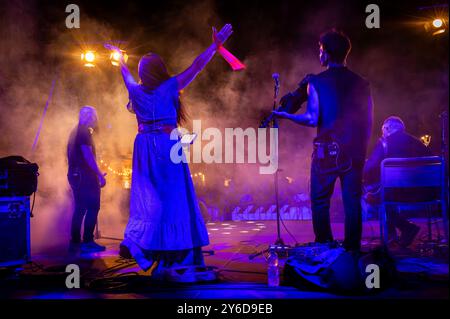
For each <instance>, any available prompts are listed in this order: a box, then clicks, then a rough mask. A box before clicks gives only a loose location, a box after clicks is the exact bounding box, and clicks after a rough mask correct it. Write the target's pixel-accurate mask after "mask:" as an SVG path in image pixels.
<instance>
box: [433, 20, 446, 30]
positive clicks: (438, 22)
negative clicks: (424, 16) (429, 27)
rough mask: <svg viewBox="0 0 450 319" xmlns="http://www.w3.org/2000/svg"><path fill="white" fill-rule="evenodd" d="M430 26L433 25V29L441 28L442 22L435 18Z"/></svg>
mask: <svg viewBox="0 0 450 319" xmlns="http://www.w3.org/2000/svg"><path fill="white" fill-rule="evenodd" d="M432 24H433V27H435V28H436V29H437V28H440V27H442V25H443V24H444V21H442V19H439V18H437V19H434V20H433V23H432Z"/></svg>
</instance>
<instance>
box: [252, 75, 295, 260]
mask: <svg viewBox="0 0 450 319" xmlns="http://www.w3.org/2000/svg"><path fill="white" fill-rule="evenodd" d="M272 78H273V79H274V80H275V87H274V94H273V106H272V110H273V111H275V110H276V109H277V99H278V93H279V90H280V81H279V75H278V73H274V74H273V75H272ZM270 118H271V121H270V125H269V127H270V128H271V129H274V132H275V141H274V149H275V158H277V159H278V138H279V134H278V133H279V125H278V120H277V118H276V116H272V115H271V117H270ZM277 163H278V161H277ZM279 171H280V170H279V169H278V168H277V169H276V171H275V174H274V195H275V196H274V197H275V208H276V214H277V239H276V240H275V243H273V244H272V245H270V246H269V248H267V249H265V250H263V251H260V252H258V253H255V254H252V255H250V256H249V259H250V260H252V259H254V258H256V257H258V256H260V255H262V254H264V253H266V252H268V251H275V252H276V253H277V255H278V256H279V257H286V256H287V255H288V250H289V248H290V246H288V245H286V244H285V243H284V241H283V239H282V238H281V227H280V221H281V216H280V202H279V193H278V173H279Z"/></svg>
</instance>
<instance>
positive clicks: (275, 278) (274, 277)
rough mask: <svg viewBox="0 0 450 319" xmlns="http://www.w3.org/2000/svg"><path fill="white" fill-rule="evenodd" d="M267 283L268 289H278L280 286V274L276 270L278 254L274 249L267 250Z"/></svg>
mask: <svg viewBox="0 0 450 319" xmlns="http://www.w3.org/2000/svg"><path fill="white" fill-rule="evenodd" d="M267 264H268V265H267V282H268V285H269V287H278V286H279V285H280V273H279V269H278V254H277V252H276V251H275V249H270V250H269V258H268V259H267Z"/></svg>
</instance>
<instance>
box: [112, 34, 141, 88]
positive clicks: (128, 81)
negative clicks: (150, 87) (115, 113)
mask: <svg viewBox="0 0 450 319" xmlns="http://www.w3.org/2000/svg"><path fill="white" fill-rule="evenodd" d="M105 48H107V49H108V50H112V51H116V52H118V53H119V54H120V58H119V64H120V71H121V72H122V78H123V81H124V82H125V85H126V87H127V89H128V91H130V89H131V87H133V86H136V85H138V83H137V82H136V80H135V79H134V77H133V75H132V74H131V72H130V70H129V69H128V66H127V64H126V63H125V59H124V56H123V53H122V51H121V50H120V49H119V48H118V47H116V46H114V45H111V44H107V43H106V44H105Z"/></svg>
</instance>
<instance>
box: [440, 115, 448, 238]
mask: <svg viewBox="0 0 450 319" xmlns="http://www.w3.org/2000/svg"><path fill="white" fill-rule="evenodd" d="M439 117H440V119H441V160H442V165H443V173H442V175H443V176H442V178H443V179H444V180H443V183H442V184H443V185H442V186H443V187H442V188H443V189H442V192H443V203H441V205H442V206H441V207H442V211H443V214H442V217H443V222H444V232H445V239H446V242H447V245H448V185H449V178H448V148H447V147H448V145H447V134H448V131H447V130H446V129H445V128H446V124H447V125H448V111H444V112H442V113H441V114H439Z"/></svg>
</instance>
